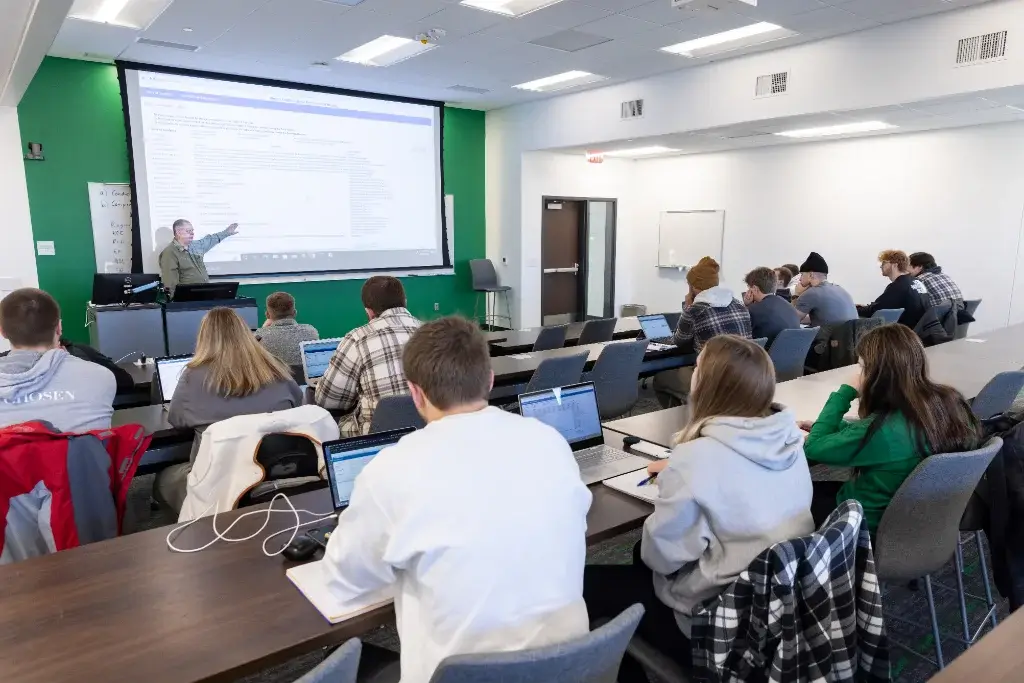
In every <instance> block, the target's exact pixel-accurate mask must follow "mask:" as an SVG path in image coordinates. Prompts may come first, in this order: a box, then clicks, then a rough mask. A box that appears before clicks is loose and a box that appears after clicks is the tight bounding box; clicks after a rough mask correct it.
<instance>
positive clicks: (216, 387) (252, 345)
mask: <svg viewBox="0 0 1024 683" xmlns="http://www.w3.org/2000/svg"><path fill="white" fill-rule="evenodd" d="M188 367H190V368H199V367H206V368H207V370H208V372H209V375H208V376H207V378H206V388H207V389H208V390H210V391H212V392H214V393H216V394H217V395H219V396H226V397H240V396H249V395H251V394H255V393H256V392H257V391H259V390H260V389H262V388H263V387H265V386H267V385H268V384H273V383H274V382H281V381H285V380H287V379H289V378H291V372H289V370H288V368H287V367H285V365H284V364H283V363H281V361H279V360H277V359H276V358H274V357H273V356H272V355H270V353H269V352H268V351H267V350H266V349H264V348H263V347H262V346H261V345H260V343H259V342H257V341H256V336H255V335H254V334H253V333H252V332H250V331H249V326H248V325H246V324H245V321H244V320H242V317H241V316H240V315H238V314H237V313H235V312H234V311H233V310H232V309H230V308H226V307H218V308H214V309H212V310H211V311H210V312H209V313H207V314H206V316H205V317H203V322H202V323H201V324H200V325H199V337H198V339H196V352H195V355H194V356H193V357H192V361H191V362H190V363H189V364H188Z"/></svg>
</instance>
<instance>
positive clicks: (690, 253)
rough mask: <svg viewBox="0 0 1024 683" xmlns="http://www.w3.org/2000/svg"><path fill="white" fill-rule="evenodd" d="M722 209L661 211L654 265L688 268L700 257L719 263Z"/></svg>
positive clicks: (722, 219)
mask: <svg viewBox="0 0 1024 683" xmlns="http://www.w3.org/2000/svg"><path fill="white" fill-rule="evenodd" d="M724 239H725V211H662V212H661V219H660V221H659V222H658V267H659V268H689V267H690V266H692V265H694V264H695V263H697V261H699V260H700V259H701V258H702V257H704V256H710V257H711V258H713V259H715V260H716V261H718V262H719V263H721V262H722V243H723V241H724Z"/></svg>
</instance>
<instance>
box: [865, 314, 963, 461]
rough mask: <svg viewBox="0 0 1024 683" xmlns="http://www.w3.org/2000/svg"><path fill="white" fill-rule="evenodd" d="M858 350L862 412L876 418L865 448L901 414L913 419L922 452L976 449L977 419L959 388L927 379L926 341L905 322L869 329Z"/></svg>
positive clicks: (869, 431)
mask: <svg viewBox="0 0 1024 683" xmlns="http://www.w3.org/2000/svg"><path fill="white" fill-rule="evenodd" d="M857 355H858V356H859V357H860V359H861V364H862V365H863V376H862V380H861V387H860V409H859V415H860V417H861V419H864V418H868V417H871V418H872V420H873V421H872V424H871V425H870V427H868V431H867V433H866V434H865V435H864V440H863V441H862V442H861V446H860V447H861V448H863V447H864V446H865V445H866V444H867V443H868V441H870V440H871V437H873V436H874V435H875V434H876V433H877V432H878V430H879V429H881V427H882V425H883V424H884V423H885V421H886V420H887V419H889V417H891V416H892V415H894V414H897V413H899V414H900V415H902V416H903V417H904V418H905V419H906V420H907V422H908V423H909V424H910V427H911V429H912V430H913V432H914V436H915V438H916V439H917V442H918V448H919V449H920V450H921V455H922V456H924V455H925V454H927V453H952V452H956V451H964V450H973V449H974V448H977V446H978V443H979V442H980V439H981V430H980V426H979V424H978V420H977V418H975V417H974V413H972V412H971V407H970V406H969V405H968V404H967V401H966V400H965V399H964V397H963V396H962V395H961V394H960V392H958V391H957V390H956V389H954V388H953V387H948V386H945V385H943V384H936V383H935V382H933V381H932V380H930V379H929V378H928V359H927V357H926V356H925V355H924V345H923V344H921V340H920V339H918V337H917V335H916V334H915V333H914V332H913V330H911V329H910V328H909V327H907V326H905V325H883V326H882V327H879V328H876V329H874V330H871V331H870V332H868V333H867V334H865V335H864V336H863V337H862V338H861V340H860V343H859V344H857Z"/></svg>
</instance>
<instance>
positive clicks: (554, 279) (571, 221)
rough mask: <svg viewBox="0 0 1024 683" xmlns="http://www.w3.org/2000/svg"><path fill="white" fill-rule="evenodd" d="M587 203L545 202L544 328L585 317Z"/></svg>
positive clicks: (543, 220)
mask: <svg viewBox="0 0 1024 683" xmlns="http://www.w3.org/2000/svg"><path fill="white" fill-rule="evenodd" d="M584 211H585V203H584V202H582V201H574V200H561V199H545V200H544V209H543V214H542V216H541V238H542V246H541V318H542V324H544V325H558V324H561V323H568V322H575V321H577V320H581V319H582V318H583V296H582V295H581V288H580V284H581V280H580V264H581V263H582V262H583V256H582V253H581V246H582V244H583V242H582V239H581V236H582V234H583V229H584V223H583V219H584Z"/></svg>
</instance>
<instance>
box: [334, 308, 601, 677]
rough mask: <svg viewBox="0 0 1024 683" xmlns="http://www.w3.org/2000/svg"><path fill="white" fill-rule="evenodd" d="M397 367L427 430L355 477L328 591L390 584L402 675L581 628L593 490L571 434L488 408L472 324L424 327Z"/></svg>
mask: <svg viewBox="0 0 1024 683" xmlns="http://www.w3.org/2000/svg"><path fill="white" fill-rule="evenodd" d="M402 363H403V366H404V369H405V377H406V380H407V381H408V383H409V391H410V393H411V394H412V397H413V400H414V401H415V403H416V408H417V410H418V411H419V412H420V414H421V415H422V416H423V418H424V420H426V422H427V426H426V427H425V428H423V429H421V430H419V431H417V432H414V433H412V434H409V435H408V436H406V437H404V438H403V439H402V440H401V441H399V442H398V443H397V444H396V445H394V446H392V447H390V448H387V449H385V450H384V451H382V452H381V453H380V454H379V455H377V457H376V458H374V460H373V461H371V462H370V463H369V464H368V465H367V466H366V467H365V469H363V471H362V472H361V473H360V474H359V477H358V478H357V479H356V483H355V489H354V491H353V495H352V502H351V505H350V506H349V508H348V509H347V510H345V512H344V513H343V514H342V515H341V519H340V521H339V524H338V529H337V531H336V532H335V533H334V534H332V535H331V539H330V541H329V543H328V545H327V553H326V557H325V558H324V562H325V567H326V570H327V573H328V577H329V579H328V580H329V583H330V588H331V590H333V591H334V592H335V593H336V594H337V595H338V597H340V598H342V599H343V600H345V601H353V602H354V601H358V600H363V599H366V598H367V597H368V596H372V595H375V594H377V593H378V592H379V591H381V590H382V589H384V588H386V587H393V590H394V594H395V611H396V614H397V623H398V633H399V637H400V638H401V643H402V645H401V649H402V652H401V680H402V683H427V681H429V680H430V677H431V675H432V674H433V672H434V670H435V669H436V668H437V665H438V664H439V663H440V662H441V660H443V659H444V658H445V657H448V656H451V655H456V654H465V653H475V652H495V651H512V650H520V649H525V648H534V647H543V646H546V645H551V644H554V643H558V642H561V641H564V640H569V639H571V638H575V637H578V636H580V635H582V634H584V633H586V632H587V631H588V629H589V623H588V619H587V608H586V604H585V603H584V602H583V565H584V562H585V561H586V527H587V520H586V517H587V510H588V509H589V508H590V501H591V495H590V491H589V490H588V489H587V487H585V486H584V485H583V483H582V482H581V480H580V475H579V468H578V467H577V465H576V462H575V460H574V459H573V455H572V451H571V450H570V448H569V445H568V444H567V443H566V441H565V439H564V438H562V436H561V435H560V434H559V433H558V432H557V431H555V430H554V429H552V428H551V427H548V426H546V425H544V424H542V423H541V422H539V421H537V420H531V419H525V418H523V417H520V416H518V415H515V414H513V413H508V412H504V411H502V410H499V409H497V408H491V407H488V405H487V399H488V395H489V394H490V390H491V385H492V383H493V381H494V374H493V373H492V371H491V360H490V353H489V350H488V348H487V343H486V341H485V340H484V338H483V336H482V335H481V334H480V331H479V329H478V328H477V327H476V325H474V324H473V323H471V322H469V321H467V320H464V319H462V318H455V317H451V318H441V319H439V320H434V321H432V322H429V323H426V324H424V325H423V326H422V327H420V328H419V329H418V330H417V331H416V332H415V333H414V334H413V335H412V337H411V338H410V340H409V341H408V343H407V344H406V347H405V350H404V352H403V356H402ZM375 680H377V679H375Z"/></svg>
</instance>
